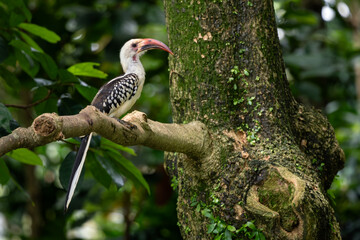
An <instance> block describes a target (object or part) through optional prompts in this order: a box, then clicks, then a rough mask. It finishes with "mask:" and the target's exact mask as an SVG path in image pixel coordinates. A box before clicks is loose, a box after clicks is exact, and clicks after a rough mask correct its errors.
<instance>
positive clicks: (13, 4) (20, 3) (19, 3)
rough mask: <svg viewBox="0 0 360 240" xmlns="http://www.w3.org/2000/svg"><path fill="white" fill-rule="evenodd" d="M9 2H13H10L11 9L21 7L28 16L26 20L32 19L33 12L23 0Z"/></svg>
mask: <svg viewBox="0 0 360 240" xmlns="http://www.w3.org/2000/svg"><path fill="white" fill-rule="evenodd" d="M5 2H6V1H5ZM9 2H11V4H9V8H10V10H15V9H16V10H17V9H19V10H20V11H21V12H22V13H23V14H24V16H25V17H26V20H28V21H29V22H30V21H31V13H30V11H29V9H28V8H27V6H26V5H25V3H24V1H23V0H11V1H9ZM16 10H15V11H16Z"/></svg>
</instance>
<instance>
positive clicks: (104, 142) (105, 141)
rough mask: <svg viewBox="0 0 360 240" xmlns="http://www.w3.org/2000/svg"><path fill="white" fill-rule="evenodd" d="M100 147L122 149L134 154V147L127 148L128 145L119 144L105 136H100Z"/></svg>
mask: <svg viewBox="0 0 360 240" xmlns="http://www.w3.org/2000/svg"><path fill="white" fill-rule="evenodd" d="M101 147H102V148H104V149H110V148H112V149H116V150H120V151H124V152H127V153H129V154H131V155H133V156H136V153H135V151H134V149H132V148H129V147H124V146H122V145H119V144H117V143H114V142H112V141H110V140H108V139H106V138H101Z"/></svg>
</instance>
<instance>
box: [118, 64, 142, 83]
mask: <svg viewBox="0 0 360 240" xmlns="http://www.w3.org/2000/svg"><path fill="white" fill-rule="evenodd" d="M122 67H123V70H124V72H125V74H130V73H134V74H136V75H137V76H138V78H139V80H140V81H141V82H144V80H145V70H144V67H143V65H142V64H141V62H140V59H139V58H137V59H136V60H130V61H128V62H127V64H122Z"/></svg>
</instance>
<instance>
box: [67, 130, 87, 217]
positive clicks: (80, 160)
mask: <svg viewBox="0 0 360 240" xmlns="http://www.w3.org/2000/svg"><path fill="white" fill-rule="evenodd" d="M91 137H92V133H90V134H89V135H86V136H85V137H83V138H82V139H81V144H80V148H79V151H78V153H77V155H76V159H75V163H74V166H73V168H72V171H71V176H70V181H69V186H68V192H67V194H66V200H65V206H64V211H65V212H66V211H67V210H68V208H69V205H70V202H71V199H72V197H73V196H74V193H75V189H76V185H77V183H78V181H79V178H80V174H81V170H82V169H83V166H84V163H85V159H86V154H87V151H88V149H89V146H90V142H91Z"/></svg>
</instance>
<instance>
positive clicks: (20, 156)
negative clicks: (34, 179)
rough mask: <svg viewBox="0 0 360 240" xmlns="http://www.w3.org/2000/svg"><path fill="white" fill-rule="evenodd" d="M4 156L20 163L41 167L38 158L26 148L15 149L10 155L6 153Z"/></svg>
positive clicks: (41, 164)
mask: <svg viewBox="0 0 360 240" xmlns="http://www.w3.org/2000/svg"><path fill="white" fill-rule="evenodd" d="M6 155H8V156H9V157H11V158H13V159H15V160H17V161H19V162H22V163H26V164H30V165H39V166H43V163H42V161H41V159H40V158H39V156H38V155H37V154H35V153H34V152H33V151H30V150H29V149H26V148H19V149H16V150H14V151H11V152H10V153H7V154H6Z"/></svg>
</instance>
